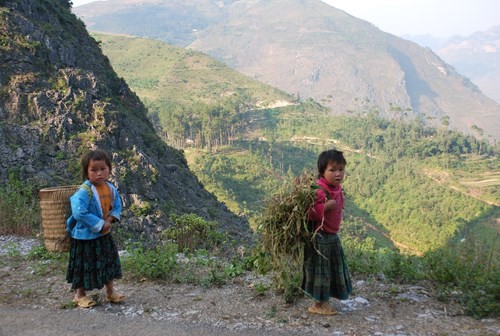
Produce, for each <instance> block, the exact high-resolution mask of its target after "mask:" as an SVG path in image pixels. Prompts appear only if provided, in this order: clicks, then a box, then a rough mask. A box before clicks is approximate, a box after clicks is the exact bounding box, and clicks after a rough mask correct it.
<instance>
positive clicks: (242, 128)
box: [97, 35, 500, 253]
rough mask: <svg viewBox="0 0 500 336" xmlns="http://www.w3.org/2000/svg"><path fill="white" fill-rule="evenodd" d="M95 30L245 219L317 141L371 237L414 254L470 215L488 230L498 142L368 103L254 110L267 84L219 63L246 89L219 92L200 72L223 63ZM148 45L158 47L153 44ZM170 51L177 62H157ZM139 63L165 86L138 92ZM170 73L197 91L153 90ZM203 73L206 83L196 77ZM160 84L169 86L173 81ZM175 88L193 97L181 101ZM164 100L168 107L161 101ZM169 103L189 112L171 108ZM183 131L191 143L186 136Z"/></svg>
mask: <svg viewBox="0 0 500 336" xmlns="http://www.w3.org/2000/svg"><path fill="white" fill-rule="evenodd" d="M97 38H99V39H100V41H101V46H102V48H103V51H104V53H105V54H107V55H108V56H109V57H110V60H111V63H112V64H113V66H114V68H115V69H116V71H117V72H118V73H119V74H120V75H121V76H124V78H125V79H126V80H127V82H129V83H131V87H132V88H133V89H134V90H135V91H136V92H138V94H139V95H140V96H142V95H144V98H145V99H144V101H145V102H146V105H147V106H148V108H149V109H150V114H151V113H152V116H153V117H157V120H158V122H157V127H159V128H160V130H159V131H160V132H162V134H164V139H165V141H167V142H168V143H171V144H174V145H175V144H177V145H178V146H181V148H183V149H184V151H185V153H186V157H187V159H188V161H189V163H190V167H191V169H192V170H193V171H194V172H195V173H196V174H197V176H198V177H199V178H200V180H201V181H202V182H203V183H204V185H205V186H206V187H207V188H208V189H209V190H210V191H212V192H214V193H215V194H216V195H217V196H218V197H219V199H220V200H222V201H224V202H225V203H226V204H227V205H228V206H229V207H230V208H231V209H232V210H233V211H235V212H236V213H240V214H246V215H247V216H248V217H249V218H253V219H252V220H253V221H254V222H255V218H256V216H258V214H259V212H260V211H261V210H262V206H263V204H264V201H265V199H266V198H267V197H269V196H270V195H271V194H272V193H273V191H275V190H276V188H277V186H278V185H279V184H280V183H281V181H282V180H283V179H286V178H288V177H289V176H294V175H298V174H300V173H301V172H302V171H303V170H304V169H306V168H311V167H314V164H315V160H316V156H317V154H318V153H319V151H320V150H322V149H324V148H329V147H336V148H339V149H342V150H344V151H346V155H347V157H348V160H349V166H348V179H347V180H346V182H345V187H346V190H347V192H348V195H349V201H350V202H351V207H349V208H348V213H349V214H351V215H352V216H353V217H357V218H363V220H364V221H365V222H366V223H367V225H366V226H367V228H369V230H370V231H371V232H372V233H373V234H375V233H376V232H377V231H378V233H379V237H385V238H387V237H389V238H390V239H392V241H393V243H395V244H399V246H400V247H403V248H406V249H407V250H409V251H412V252H415V253H423V252H425V251H428V250H432V249H437V248H439V247H442V246H444V245H445V244H446V243H447V242H448V240H449V239H452V238H453V237H456V236H459V235H460V234H461V232H463V231H464V230H468V229H470V227H472V226H474V225H475V223H476V222H480V223H481V226H483V227H487V228H488V229H487V230H493V231H495V230H496V229H495V226H494V225H491V224H488V223H489V220H490V219H491V220H494V219H495V214H496V211H497V208H498V205H499V204H500V199H499V196H498V195H499V193H498V189H499V180H500V169H499V165H498V152H497V149H496V148H495V147H492V146H491V145H490V144H488V143H486V142H483V141H480V140H477V139H476V138H474V137H471V136H467V135H463V134H460V133H458V132H452V131H448V130H446V129H444V128H442V129H436V128H429V127H426V126H425V125H423V123H421V122H418V121H414V122H405V121H387V120H384V119H383V118H381V117H379V116H378V115H377V114H376V113H374V112H353V113H352V115H351V116H336V117H332V116H331V115H329V114H328V113H327V109H326V108H324V107H322V106H321V105H320V104H317V103H315V102H314V101H312V100H308V101H305V102H301V103H298V104H293V105H288V106H282V107H268V108H262V107H258V106H257V104H256V103H252V101H253V102H255V99H254V98H250V97H252V95H253V96H255V95H262V94H263V93H262V92H269V88H266V89H265V90H264V91H262V88H265V87H259V88H260V89H259V90H257V91H255V90H256V89H255V88H256V87H258V86H255V84H251V81H248V80H246V81H243V82H242V81H234V78H237V77H238V76H236V75H234V74H232V73H231V72H230V71H229V70H228V69H225V70H224V71H225V73H226V76H227V75H229V77H227V78H226V80H225V83H226V87H225V91H224V92H235V93H237V92H246V93H247V94H246V95H241V96H239V95H237V94H234V95H224V94H220V93H221V89H220V87H217V86H214V84H213V83H214V82H216V81H215V80H210V79H213V78H219V79H218V81H219V82H220V81H221V79H220V78H221V77H219V76H220V75H221V68H220V67H218V68H213V67H212V66H211V64H213V63H211V62H207V61H204V62H193V61H192V60H193V54H192V52H191V51H185V50H182V49H178V48H172V47H171V46H167V45H163V47H162V45H161V44H158V42H154V41H151V40H149V41H148V40H141V43H138V42H137V40H136V39H129V41H128V42H127V38H123V37H111V36H105V35H98V36H97ZM123 43H127V46H129V47H130V46H134V47H133V48H128V49H127V50H130V54H129V53H126V52H125V53H124V52H123V51H121V50H123V47H122V46H123ZM115 46H119V48H115ZM139 46H143V47H144V48H145V49H144V50H146V51H144V52H142V54H141V56H142V57H132V56H131V55H134V54H137V53H138V50H137V49H138V48H139ZM152 46H154V48H157V49H153V50H157V51H156V52H155V53H153V52H151V50H152V49H151V48H152ZM118 50H120V51H121V52H118ZM147 50H149V51H147ZM160 50H161V51H160ZM157 55H162V57H160V58H159V57H158V56H157ZM197 57H202V56H201V55H198V56H197ZM203 57H205V56H203ZM172 58H175V59H176V62H171V61H164V60H171V59H172ZM162 59H163V61H162ZM203 59H205V58H203ZM148 64H155V65H154V67H155V68H156V70H155V71H148V72H147V74H148V76H150V81H155V82H158V83H164V84H162V85H153V86H152V87H151V88H150V89H148V87H145V86H144V85H142V84H141V83H144V81H142V82H141V78H143V76H144V73H142V72H141V71H138V72H134V71H131V70H130V69H150V68H152V67H151V66H150V67H149V68H148ZM222 69H224V68H222ZM174 73H175V74H176V75H177V77H175V78H176V81H175V83H184V85H182V87H183V88H184V89H186V90H189V85H191V87H192V88H194V87H195V88H196V90H194V92H193V93H192V94H190V93H189V91H184V90H181V92H183V93H182V94H180V93H175V94H174V93H172V94H170V95H161V94H160V93H159V92H161V91H162V90H160V89H159V88H161V87H163V85H164V86H167V87H168V84H167V83H169V82H168V81H166V78H173V77H172V76H173V75H172V74H174ZM155 76H156V77H155ZM195 78H198V79H195ZM206 78H209V80H205V81H203V80H201V81H200V79H206ZM231 78H233V79H231ZM170 83H171V84H170V85H175V84H173V83H172V79H171V80H170ZM188 84H189V85H188ZM170 90H172V89H170ZM259 92H260V93H259ZM200 93H201V95H204V96H207V97H208V96H210V97H212V98H211V101H210V104H209V106H211V107H210V108H209V109H208V110H207V108H205V107H203V108H201V106H203V104H204V103H205V102H207V99H200V98H197V97H200ZM184 95H187V96H190V97H193V99H192V100H185V99H184V98H183V96H184ZM245 97H247V100H246V102H247V103H246V104H245V103H244V102H245ZM274 97H276V98H274V99H283V96H279V95H278V96H274ZM285 98H286V97H285ZM261 99H262V98H261ZM165 101H168V104H169V106H175V108H161V107H160V108H159V106H161V105H162V104H164V103H165ZM268 101H272V99H270V98H268ZM196 104H199V105H198V107H197V105H196ZM173 111H189V114H186V113H180V115H182V116H179V115H176V114H175V113H172V112H173ZM207 112H208V113H207ZM187 116H189V118H186V117H187ZM165 127H167V128H166V129H165ZM188 139H199V140H196V141H193V142H189V143H186V140H188ZM437 181H438V182H437ZM254 217H255V218H254ZM254 225H255V223H254ZM416 228H418V229H416ZM489 232H490V231H489ZM384 235H385V236H384ZM384 240H385V239H384Z"/></svg>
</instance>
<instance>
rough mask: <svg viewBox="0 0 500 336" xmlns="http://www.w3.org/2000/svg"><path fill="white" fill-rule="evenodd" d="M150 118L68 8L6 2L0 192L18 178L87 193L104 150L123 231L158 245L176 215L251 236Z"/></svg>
mask: <svg viewBox="0 0 500 336" xmlns="http://www.w3.org/2000/svg"><path fill="white" fill-rule="evenodd" d="M146 112H147V111H146V109H145V107H144V106H143V104H142V103H141V101H140V100H139V99H138V97H137V96H136V95H135V94H134V93H133V92H131V91H130V89H129V88H128V86H127V84H126V83H125V82H124V81H123V80H122V79H120V78H118V76H117V75H116V74H115V72H114V71H113V69H112V68H111V66H110V64H109V61H108V59H107V58H106V57H105V56H103V55H102V53H101V50H100V48H99V44H98V43H97V42H96V41H95V40H94V39H93V38H91V37H90V36H89V35H88V34H87V31H86V29H85V26H84V24H83V23H82V22H81V21H80V20H78V19H77V18H76V16H74V15H73V14H72V13H71V12H70V4H69V2H68V1H66V0H50V1H49V0H47V1H31V0H16V1H6V0H4V1H0V157H1V160H0V185H2V184H4V183H6V180H7V178H8V175H9V173H12V172H13V173H15V174H16V175H17V176H18V177H19V178H20V179H21V180H22V181H24V182H26V183H30V184H34V185H36V186H38V187H39V188H42V187H49V186H57V185H66V184H76V183H80V182H81V172H80V168H79V160H80V157H81V155H82V154H83V153H84V152H85V151H86V150H88V149H90V148H95V147H99V148H102V149H105V150H107V151H108V152H109V153H111V155H112V159H113V165H114V167H113V178H114V181H115V183H116V184H117V186H118V188H119V190H120V193H121V194H122V196H123V201H124V204H125V206H126V209H127V210H126V213H125V216H124V220H123V223H122V224H123V227H124V228H125V230H128V231H130V232H131V233H133V234H134V235H144V236H146V237H154V236H155V233H156V232H159V231H161V230H162V228H164V227H166V226H168V225H170V223H169V215H171V214H173V213H176V214H184V213H195V214H198V215H200V216H202V217H203V218H205V219H206V220H215V221H217V222H218V223H219V226H220V228H221V229H223V230H225V231H228V232H229V233H231V234H234V235H236V236H241V235H244V234H248V232H249V226H248V223H247V221H246V220H245V219H243V218H240V217H238V216H236V215H234V214H233V213H231V212H230V211H229V210H228V209H227V208H226V207H225V205H224V204H222V203H220V202H218V201H217V200H216V198H215V197H214V196H213V195H212V194H210V193H209V192H207V191H206V190H205V189H204V188H203V186H202V185H201V184H200V183H199V181H198V180H197V178H196V176H194V175H193V174H192V173H191V172H190V171H189V168H188V166H187V163H186V160H185V158H184V155H183V153H182V152H180V151H178V150H176V149H173V148H171V147H169V146H167V145H166V144H165V143H164V142H163V141H162V140H161V139H160V138H159V137H158V136H157V134H156V133H155V131H154V129H153V126H152V125H151V123H150V121H149V120H148V118H147V114H146Z"/></svg>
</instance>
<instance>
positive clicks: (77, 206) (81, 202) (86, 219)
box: [66, 180, 122, 240]
mask: <svg viewBox="0 0 500 336" xmlns="http://www.w3.org/2000/svg"><path fill="white" fill-rule="evenodd" d="M106 183H107V184H108V186H109V189H110V191H111V211H110V213H109V215H110V216H113V217H114V218H116V219H117V220H120V216H121V212H122V202H121V199H120V195H119V194H118V190H117V189H116V187H115V186H114V185H113V184H111V183H110V182H106ZM70 202H71V216H70V217H69V218H68V220H67V222H66V224H67V226H66V231H68V232H69V233H70V235H71V237H72V238H74V239H82V240H89V239H96V238H99V237H100V236H102V233H101V230H102V227H103V226H104V218H103V217H104V216H103V213H102V209H101V202H100V200H99V194H98V193H97V190H96V188H95V187H94V186H93V185H92V183H90V182H89V181H88V180H87V181H85V182H84V183H83V184H82V185H81V187H80V188H79V189H78V190H77V191H76V192H75V193H74V194H73V196H71V197H70Z"/></svg>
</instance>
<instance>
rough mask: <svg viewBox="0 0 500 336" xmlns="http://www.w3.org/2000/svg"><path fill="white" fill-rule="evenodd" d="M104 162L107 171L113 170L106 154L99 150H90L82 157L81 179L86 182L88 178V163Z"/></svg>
mask: <svg viewBox="0 0 500 336" xmlns="http://www.w3.org/2000/svg"><path fill="white" fill-rule="evenodd" d="M91 160H92V161H105V162H106V165H107V166H108V167H109V170H111V169H112V168H113V166H112V164H111V159H110V158H109V155H108V153H106V152H105V151H103V150H101V149H96V150H92V151H90V152H87V153H86V154H85V155H84V156H83V157H82V162H81V164H82V177H83V179H84V180H87V179H88V178H89V175H88V170H89V164H90V161H91Z"/></svg>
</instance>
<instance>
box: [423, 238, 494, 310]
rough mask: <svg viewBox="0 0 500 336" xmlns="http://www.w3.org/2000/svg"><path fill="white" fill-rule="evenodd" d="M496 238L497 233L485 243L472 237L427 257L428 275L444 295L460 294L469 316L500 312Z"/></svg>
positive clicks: (451, 244)
mask: <svg viewBox="0 0 500 336" xmlns="http://www.w3.org/2000/svg"><path fill="white" fill-rule="evenodd" d="M497 239H498V234H497V235H496V236H494V237H493V239H492V240H490V242H489V243H488V242H486V243H485V242H484V241H483V240H481V239H477V237H476V236H474V235H470V236H468V237H466V238H464V239H463V240H461V241H454V242H452V243H450V244H449V246H447V247H446V248H442V249H440V250H437V251H434V252H431V253H428V254H427V255H426V256H425V260H426V262H427V267H428V269H427V271H428V276H429V278H430V279H432V280H435V281H436V282H437V283H438V285H439V289H440V291H441V293H442V294H443V296H444V297H445V298H446V296H447V293H449V292H452V291H458V292H459V293H461V295H460V296H459V300H460V302H461V303H462V304H463V306H464V307H465V309H466V311H467V313H468V314H470V315H472V316H474V317H476V318H482V317H494V316H498V313H499V312H500V268H499V261H498V250H497V249H495V243H496V241H497Z"/></svg>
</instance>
